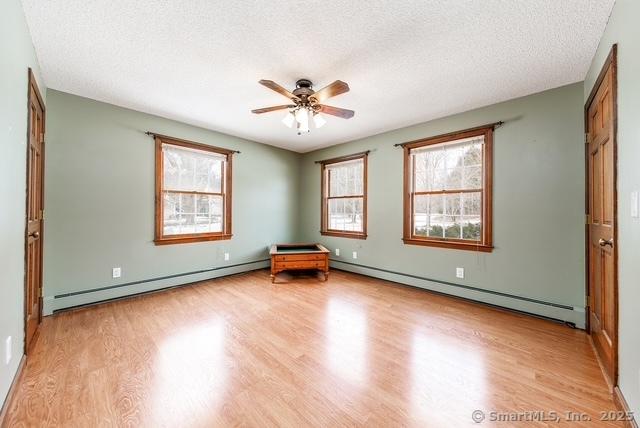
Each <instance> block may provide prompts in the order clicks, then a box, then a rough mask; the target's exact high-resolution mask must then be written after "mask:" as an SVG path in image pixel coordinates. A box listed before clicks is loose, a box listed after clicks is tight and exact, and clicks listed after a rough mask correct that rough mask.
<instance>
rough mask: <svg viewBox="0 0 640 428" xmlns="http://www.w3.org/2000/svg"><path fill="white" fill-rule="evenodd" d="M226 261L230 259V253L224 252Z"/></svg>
mask: <svg viewBox="0 0 640 428" xmlns="http://www.w3.org/2000/svg"><path fill="white" fill-rule="evenodd" d="M224 261H225V262H228V261H229V253H224Z"/></svg>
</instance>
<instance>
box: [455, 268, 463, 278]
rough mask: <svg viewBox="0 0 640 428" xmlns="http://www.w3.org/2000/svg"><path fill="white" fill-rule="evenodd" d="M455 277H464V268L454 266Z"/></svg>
mask: <svg viewBox="0 0 640 428" xmlns="http://www.w3.org/2000/svg"><path fill="white" fill-rule="evenodd" d="M456 278H464V268H461V267H458V268H456Z"/></svg>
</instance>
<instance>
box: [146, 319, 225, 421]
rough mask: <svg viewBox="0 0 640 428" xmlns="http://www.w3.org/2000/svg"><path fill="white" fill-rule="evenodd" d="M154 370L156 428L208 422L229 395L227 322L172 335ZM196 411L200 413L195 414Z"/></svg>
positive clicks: (206, 325) (193, 328)
mask: <svg viewBox="0 0 640 428" xmlns="http://www.w3.org/2000/svg"><path fill="white" fill-rule="evenodd" d="M154 370H155V374H154V378H155V385H154V388H153V390H152V394H153V395H152V396H153V409H154V412H153V415H154V419H155V422H156V423H157V425H156V426H183V425H184V424H185V422H187V421H190V423H194V422H196V421H201V422H202V421H204V420H206V419H207V416H211V414H213V413H215V411H216V409H217V408H218V407H219V406H220V405H221V404H222V401H223V399H224V395H225V383H226V380H227V376H228V373H227V365H226V364H225V322H224V320H223V319H217V320H214V321H212V322H209V323H207V324H201V325H198V326H190V327H188V328H184V329H182V330H180V331H178V332H176V333H175V334H173V335H171V336H169V337H168V338H167V339H166V340H165V341H163V342H162V343H161V344H159V346H158V354H157V357H156V361H155V365H154ZM178 397H179V399H178ZM194 409H196V410H197V411H199V412H196V413H194Z"/></svg>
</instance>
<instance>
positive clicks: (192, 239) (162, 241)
mask: <svg viewBox="0 0 640 428" xmlns="http://www.w3.org/2000/svg"><path fill="white" fill-rule="evenodd" d="M232 236H233V235H232V234H230V233H229V234H216V235H202V236H176V237H171V238H156V239H155V240H154V241H153V243H154V244H156V245H172V244H191V243H196V242H208V241H223V240H227V239H231V237H232Z"/></svg>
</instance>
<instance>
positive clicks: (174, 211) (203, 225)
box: [163, 192, 223, 235]
mask: <svg viewBox="0 0 640 428" xmlns="http://www.w3.org/2000/svg"><path fill="white" fill-rule="evenodd" d="M163 211H164V219H163V234H164V235H182V234H192V233H212V232H222V220H223V201H222V196H218V195H193V194H186V193H172V192H165V194H164V209H163Z"/></svg>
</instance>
